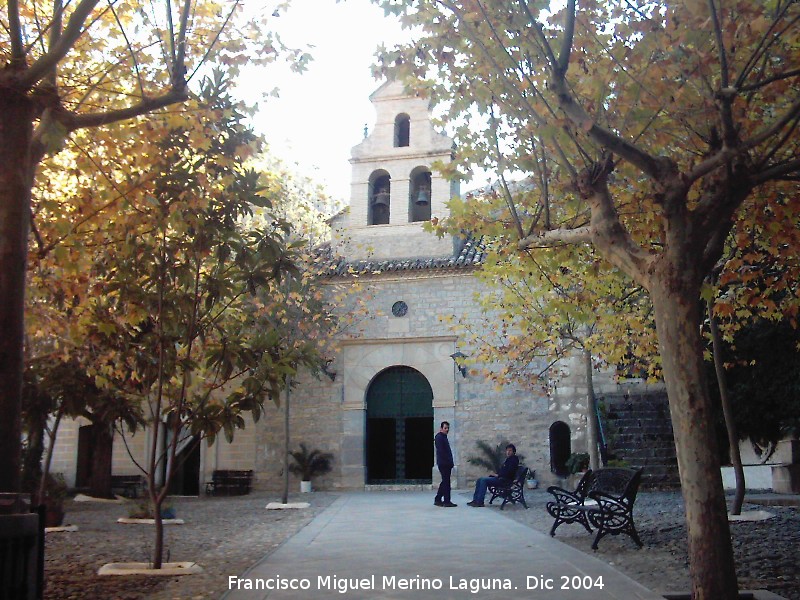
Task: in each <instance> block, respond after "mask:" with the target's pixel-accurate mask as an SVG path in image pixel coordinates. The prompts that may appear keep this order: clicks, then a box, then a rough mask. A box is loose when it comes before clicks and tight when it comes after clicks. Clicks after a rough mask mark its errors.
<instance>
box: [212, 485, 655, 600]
mask: <svg viewBox="0 0 800 600" xmlns="http://www.w3.org/2000/svg"><path fill="white" fill-rule="evenodd" d="M466 500H467V499H466V498H464V497H459V496H458V495H455V494H454V501H455V502H458V503H459V506H458V508H439V507H436V506H434V505H433V493H432V492H371V493H367V492H354V493H348V494H343V495H342V496H341V497H340V498H338V499H337V500H336V501H335V502H334V503H333V504H332V505H331V506H330V507H329V508H328V509H326V510H325V511H324V512H323V513H321V514H320V515H319V516H318V517H317V518H316V519H314V520H313V521H312V522H311V523H309V524H308V525H307V526H306V527H305V528H304V529H302V530H301V531H300V532H299V533H298V534H297V535H295V536H294V537H293V538H291V539H289V540H288V541H287V542H286V543H285V544H284V545H283V546H281V547H280V548H278V549H277V550H276V551H275V552H273V553H272V554H270V555H268V556H267V557H265V558H264V560H262V561H261V562H260V563H258V564H257V565H255V566H254V567H253V568H251V569H250V570H249V571H248V572H247V573H244V574H242V575H240V577H239V579H238V580H237V581H234V582H233V585H232V586H231V580H229V587H232V589H230V591H229V592H228V593H227V594H226V595H225V596H224V598H225V599H226V600H261V599H266V598H269V599H270V600H272V599H274V598H302V599H316V598H345V599H347V600H355V599H366V598H370V599H371V598H404V599H417V598H432V599H436V600H439V599H442V600H444V599H450V598H504V599H515V598H536V599H542V600H606V599H612V598H613V599H619V600H623V599H624V600H636V599H642V600H663V597H661V596H659V595H657V594H655V593H653V592H651V591H649V590H647V589H646V588H644V587H642V586H641V585H639V584H638V583H636V582H635V581H633V580H632V579H629V578H628V577H626V576H624V575H623V574H622V573H620V572H618V571H616V570H614V569H613V568H612V567H610V566H609V565H607V564H606V563H604V562H602V561H600V560H598V559H596V558H594V557H592V556H588V555H586V554H584V553H582V552H579V551H578V550H575V549H573V548H571V547H569V546H567V545H565V544H562V543H560V542H558V541H557V540H555V539H553V538H550V537H549V536H547V535H544V534H542V533H539V532H537V531H535V530H533V529H530V528H528V527H526V526H524V525H522V524H520V523H517V522H516V521H513V520H512V519H508V518H506V517H503V516H501V515H500V514H498V513H499V510H498V509H497V508H495V507H487V508H471V507H469V506H466V505H465V504H464V503H465V502H466ZM506 510H524V508H522V507H517V506H511V507H508V506H507V507H506ZM531 510H537V509H536V508H532V509H531ZM653 568H658V566H657V565H653ZM232 579H234V580H236V579H237V578H235V577H234V578H232ZM259 585H260V586H261V589H256V586H259ZM237 586H238V588H239V589H236V588H237ZM291 586H294V587H297V588H303V589H295V590H292V589H288V588H290V587H291ZM265 587H266V588H267V589H264V588H265ZM248 588H250V589H248ZM269 588H272V589H269ZM276 588H278V589H276ZM487 588H489V589H487ZM492 588H493V589H492ZM503 588H505V589H503Z"/></svg>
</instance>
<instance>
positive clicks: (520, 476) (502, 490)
mask: <svg viewBox="0 0 800 600" xmlns="http://www.w3.org/2000/svg"><path fill="white" fill-rule="evenodd" d="M527 477H528V467H526V466H524V465H520V466H519V467H517V475H516V477H514V481H511V482H509V483H508V484H507V485H490V486H489V487H488V488H486V489H487V491H488V492H489V493H491V494H492V497H491V499H490V500H489V504H491V503H492V502H493V501H494V499H495V498H502V499H503V503H502V504H501V505H500V510H503V508H504V507H505V505H506V504H508V503H509V502H510V503H511V504H516V503H517V502H519V503H521V504H522V506H524V507H525V508H526V509H527V508H528V505H527V503H526V502H525V479H526V478H527Z"/></svg>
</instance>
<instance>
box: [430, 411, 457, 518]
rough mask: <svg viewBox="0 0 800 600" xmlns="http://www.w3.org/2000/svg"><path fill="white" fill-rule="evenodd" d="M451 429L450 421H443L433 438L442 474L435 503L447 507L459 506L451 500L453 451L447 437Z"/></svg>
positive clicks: (437, 461) (437, 464) (438, 465)
mask: <svg viewBox="0 0 800 600" xmlns="http://www.w3.org/2000/svg"><path fill="white" fill-rule="evenodd" d="M449 431H450V423H448V422H447V421H442V424H441V425H440V426H439V433H437V434H436V437H435V438H434V439H433V442H434V445H435V446H436V466H437V467H439V473H440V474H441V475H442V483H440V484H439V489H438V491H437V492H436V498H434V499H433V503H434V504H435V505H436V506H446V507H447V508H451V507H453V506H458V504H453V503H452V502H450V471H452V470H453V451H452V450H450V442H449V441H448V439H447V433H448V432H449Z"/></svg>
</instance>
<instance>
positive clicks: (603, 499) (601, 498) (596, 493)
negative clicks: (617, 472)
mask: <svg viewBox="0 0 800 600" xmlns="http://www.w3.org/2000/svg"><path fill="white" fill-rule="evenodd" d="M589 498H591V499H592V500H597V504H598V505H599V506H601V507H602V506H603V505H604V504H612V505H617V506H621V507H623V508H625V509H626V510H627V509H628V507H629V503H628V501H627V500H626V499H625V498H620V497H619V496H614V495H612V494H609V493H608V492H603V491H600V490H593V491H591V492H589Z"/></svg>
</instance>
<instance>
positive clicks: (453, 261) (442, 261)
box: [329, 235, 485, 276]
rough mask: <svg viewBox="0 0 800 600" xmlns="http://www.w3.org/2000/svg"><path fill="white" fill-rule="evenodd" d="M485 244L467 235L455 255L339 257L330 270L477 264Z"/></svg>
mask: <svg viewBox="0 0 800 600" xmlns="http://www.w3.org/2000/svg"><path fill="white" fill-rule="evenodd" d="M484 253H485V246H484V244H483V237H482V236H481V237H477V238H476V237H473V236H472V235H468V236H467V237H466V238H465V239H464V240H462V246H461V251H460V252H459V253H458V255H456V256H448V257H439V258H401V259H396V260H392V259H385V260H356V261H350V262H348V261H346V260H344V259H341V258H340V259H339V260H338V261H337V262H335V268H333V269H331V270H330V272H329V273H330V275H331V276H336V275H346V274H348V273H357V274H365V273H370V274H378V273H387V272H389V271H416V270H424V269H431V270H432V269H459V268H465V267H476V266H479V265H480V264H481V263H482V262H483V259H484Z"/></svg>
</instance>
